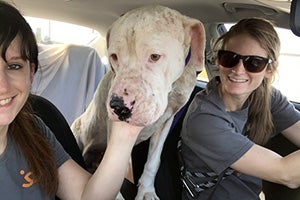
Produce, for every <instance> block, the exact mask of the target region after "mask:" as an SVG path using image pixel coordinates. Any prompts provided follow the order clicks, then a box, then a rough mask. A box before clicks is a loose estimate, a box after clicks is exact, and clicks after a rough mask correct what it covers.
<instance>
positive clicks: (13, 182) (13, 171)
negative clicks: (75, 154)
mask: <svg viewBox="0 0 300 200" xmlns="http://www.w3.org/2000/svg"><path fill="white" fill-rule="evenodd" d="M38 122H39V125H40V126H41V128H42V132H43V133H44V134H45V137H46V138H47V140H48V141H49V143H50V144H51V145H52V147H53V150H54V156H55V160H56V163H57V166H58V167H59V166H61V165H62V164H63V163H64V162H66V161H67V160H68V159H70V156H69V155H68V154H67V153H66V152H65V151H64V149H63V147H62V146H61V145H60V143H59V142H58V141H57V140H56V138H55V136H54V134H53V133H52V132H51V131H50V129H49V128H48V127H47V126H46V125H45V124H44V123H43V122H42V120H41V119H39V118H38ZM9 135H10V134H9V133H8V141H7V147H6V149H5V151H4V152H3V154H2V155H1V156H0V183H1V186H0V194H1V199H5V200H29V199H32V200H39V199H40V200H54V199H55V197H54V196H52V197H46V196H45V194H44V193H43V191H42V190H41V188H40V187H39V186H38V184H36V183H34V182H33V180H32V178H31V172H30V170H29V169H28V165H27V162H26V160H25V159H24V157H23V155H22V153H21V152H20V149H18V147H17V146H16V144H15V143H14V141H13V140H12V138H11V137H9Z"/></svg>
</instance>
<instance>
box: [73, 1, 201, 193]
mask: <svg viewBox="0 0 300 200" xmlns="http://www.w3.org/2000/svg"><path fill="white" fill-rule="evenodd" d="M107 46H108V56H109V61H110V64H111V67H112V70H111V71H109V72H108V73H107V74H106V75H105V76H104V78H103V80H102V81H101V83H100V84H99V86H98V88H97V90H96V92H95V95H94V98H93V100H92V102H91V103H90V105H89V107H88V108H87V110H86V112H85V113H83V114H82V115H81V116H80V117H79V118H78V119H77V120H75V122H74V123H73V125H72V131H73V133H74V135H75V137H76V139H77V142H78V144H79V146H80V149H81V150H82V153H83V156H84V158H85V160H86V161H87V164H88V165H89V167H91V166H92V163H93V162H94V160H93V156H92V158H91V157H89V155H92V154H93V153H94V154H96V157H100V156H99V152H103V151H104V150H105V147H106V141H107V134H109V133H110V130H111V121H112V120H119V116H118V115H116V113H115V110H114V109H112V108H111V107H110V103H111V99H112V98H113V96H118V97H120V98H121V99H122V100H123V103H124V106H125V107H127V108H128V110H129V111H130V112H131V113H130V114H131V115H128V116H127V118H123V120H125V121H127V122H128V123H130V124H134V125H139V126H145V128H144V129H143V130H142V131H141V133H140V135H139V137H138V140H137V144H138V143H140V142H141V141H144V140H147V139H148V138H149V137H151V139H150V145H149V152H148V158H147V162H146V164H145V167H144V172H143V174H142V176H141V178H140V179H139V189H138V194H137V196H136V199H159V198H158V197H157V195H156V193H155V189H154V179H155V175H156V172H157V170H158V167H159V164H160V154H161V151H162V148H163V144H164V142H165V139H166V137H167V135H168V132H169V129H170V126H171V124H172V121H173V118H174V115H175V114H176V112H177V111H178V110H179V109H180V108H181V107H182V106H183V105H184V104H185V103H186V102H187V100H188V98H189V96H190V94H191V92H192V90H193V88H194V86H195V81H196V71H200V70H202V68H203V65H204V49H205V32H204V27H203V25H202V23H201V22H200V21H198V20H196V19H192V18H189V17H187V16H184V15H181V14H180V13H179V12H177V11H175V10H172V9H169V8H167V7H163V6H147V7H142V8H138V9H135V10H132V11H130V12H128V13H126V14H125V15H124V16H122V17H120V18H119V19H118V20H117V21H116V22H114V23H113V25H112V26H111V28H110V30H109V32H108V35H107ZM189 49H191V57H190V60H189V62H188V64H187V65H186V66H185V59H186V57H187V52H188V51H189ZM91 160H92V161H91Z"/></svg>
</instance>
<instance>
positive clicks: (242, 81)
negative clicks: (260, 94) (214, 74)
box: [229, 77, 247, 83]
mask: <svg viewBox="0 0 300 200" xmlns="http://www.w3.org/2000/svg"><path fill="white" fill-rule="evenodd" d="M229 79H230V80H231V81H233V82H237V83H245V82H247V80H245V79H235V78H231V77H229Z"/></svg>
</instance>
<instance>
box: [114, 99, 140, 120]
mask: <svg viewBox="0 0 300 200" xmlns="http://www.w3.org/2000/svg"><path fill="white" fill-rule="evenodd" d="M130 104H131V105H130V106H131V108H128V107H127V106H126V105H125V103H124V99H123V97H120V96H118V95H116V94H113V95H112V97H111V100H110V103H109V106H110V107H111V108H112V109H113V111H114V113H115V114H116V115H118V119H119V120H120V121H127V119H128V118H130V117H131V115H132V113H131V111H132V108H133V105H134V104H135V101H132V102H131V103H130Z"/></svg>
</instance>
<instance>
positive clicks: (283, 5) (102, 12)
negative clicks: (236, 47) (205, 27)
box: [6, 0, 291, 35]
mask: <svg viewBox="0 0 300 200" xmlns="http://www.w3.org/2000/svg"><path fill="white" fill-rule="evenodd" d="M6 1H7V2H10V3H13V4H15V5H16V7H17V8H19V9H20V10H21V12H22V14H23V15H26V16H32V17H40V18H48V19H53V20H57V21H64V22H69V23H73V24H78V25H84V26H88V27H90V28H93V29H95V30H97V31H99V32H100V33H101V34H102V35H105V34H106V31H107V30H108V28H109V26H110V25H111V24H112V23H113V22H114V21H115V20H116V19H117V18H118V17H119V16H121V15H122V14H124V13H125V12H127V11H129V10H131V9H133V8H136V7H140V6H144V5H150V4H160V5H164V6H168V7H170V8H173V9H176V10H178V11H180V12H181V13H182V14H185V15H187V16H190V17H193V18H197V19H199V20H200V21H202V22H203V23H215V22H236V21H237V20H239V19H241V18H245V17H252V16H256V17H265V18H268V19H273V20H275V21H276V23H277V24H278V25H279V26H287V25H288V24H289V22H288V20H289V10H290V3H291V1H290V0H231V1H226V0H140V1H137V0H6Z"/></svg>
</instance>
